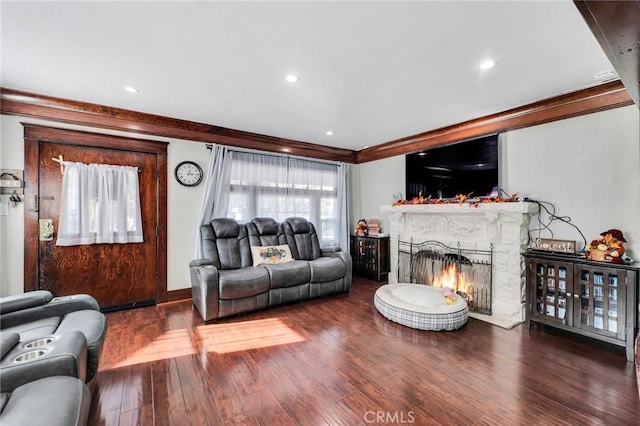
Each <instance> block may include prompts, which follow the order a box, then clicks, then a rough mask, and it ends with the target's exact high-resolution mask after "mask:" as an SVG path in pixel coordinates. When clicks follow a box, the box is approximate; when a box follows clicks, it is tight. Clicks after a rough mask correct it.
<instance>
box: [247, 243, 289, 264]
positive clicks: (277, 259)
mask: <svg viewBox="0 0 640 426" xmlns="http://www.w3.org/2000/svg"><path fill="white" fill-rule="evenodd" d="M251 256H252V257H253V266H258V265H262V264H275V263H287V262H293V256H291V250H290V249H289V246H288V245H286V244H283V245H281V246H264V247H261V246H251Z"/></svg>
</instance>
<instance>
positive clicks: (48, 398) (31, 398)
mask: <svg viewBox="0 0 640 426" xmlns="http://www.w3.org/2000/svg"><path fill="white" fill-rule="evenodd" d="M3 399H6V404H5V405H4V409H3V410H2V413H0V423H1V424H3V425H31V426H39V425H43V426H44V425H46V426H76V425H86V424H87V419H88V418H89V409H90V407H91V393H90V392H89V389H88V388H87V387H86V386H85V385H84V383H82V381H80V380H78V379H76V378H74V377H66V376H56V377H47V378H45V379H40V380H36V381H34V382H31V383H27V384H25V385H22V386H20V387H19V388H17V389H16V390H15V391H14V392H13V393H11V395H10V396H8V398H5V395H4V394H3Z"/></svg>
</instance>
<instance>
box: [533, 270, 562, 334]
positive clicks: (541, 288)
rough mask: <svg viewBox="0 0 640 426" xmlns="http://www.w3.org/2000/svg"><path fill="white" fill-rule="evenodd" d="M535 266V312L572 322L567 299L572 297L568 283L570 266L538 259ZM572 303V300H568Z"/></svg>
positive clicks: (553, 318) (549, 317)
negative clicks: (568, 312)
mask: <svg viewBox="0 0 640 426" xmlns="http://www.w3.org/2000/svg"><path fill="white" fill-rule="evenodd" d="M534 268H535V283H536V286H535V289H534V292H535V294H534V296H535V297H534V300H535V307H534V312H533V314H534V315H536V316H542V317H544V318H547V319H552V320H554V321H558V322H561V323H563V324H570V323H571V318H570V316H569V315H568V314H567V308H568V303H567V299H568V298H570V297H571V289H570V288H569V287H570V285H569V284H568V282H569V281H568V277H569V274H570V266H569V265H566V264H563V263H543V262H540V261H536V262H535V264H534ZM568 302H569V303H571V300H569V301H568Z"/></svg>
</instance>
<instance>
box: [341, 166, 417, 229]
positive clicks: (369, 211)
mask: <svg viewBox="0 0 640 426" xmlns="http://www.w3.org/2000/svg"><path fill="white" fill-rule="evenodd" d="M349 173H350V180H351V182H350V192H351V194H350V200H351V204H350V216H351V223H350V224H349V230H350V232H351V233H353V229H354V228H355V225H356V223H357V222H358V220H360V219H365V220H367V221H368V220H369V219H372V218H375V219H379V220H380V228H381V232H385V233H386V232H388V231H389V220H388V215H387V214H383V213H381V212H380V206H382V205H389V204H391V203H392V202H393V194H395V193H400V194H402V197H403V198H404V196H405V193H404V191H405V161H404V155H401V156H397V157H391V158H385V159H383V160H377V161H371V162H368V163H363V164H358V165H352V166H351V168H350V170H349Z"/></svg>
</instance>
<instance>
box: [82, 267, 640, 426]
mask: <svg viewBox="0 0 640 426" xmlns="http://www.w3.org/2000/svg"><path fill="white" fill-rule="evenodd" d="M378 286H379V285H378V284H376V283H374V282H372V281H369V280H365V279H362V278H354V282H353V286H352V290H351V292H350V294H348V295H340V296H332V297H326V298H322V299H317V300H310V301H305V302H302V303H294V304H290V305H286V306H280V307H276V308H273V309H268V310H263V311H259V312H254V313H248V314H244V315H239V316H236V317H231V318H225V319H222V320H219V321H215V322H212V323H210V324H204V323H203V322H202V320H201V319H200V317H199V315H198V313H197V312H195V311H194V309H193V306H192V304H191V302H190V301H182V302H174V303H169V304H165V305H161V306H155V307H146V308H140V309H135V310H129V311H123V312H113V313H109V314H107V321H108V329H107V336H106V339H105V345H104V351H103V356H102V359H101V361H100V368H99V375H98V377H97V381H96V388H95V391H94V394H93V400H92V407H91V412H90V419H89V424H91V425H118V424H122V425H138V424H139V425H154V426H155V425H184V424H198V425H227V424H228V425H235V424H238V425H275V424H277V425H280V424H282V425H285V424H295V425H300V424H305V425H342V424H344V425H358V424H360V425H367V424H394V423H395V424H398V423H405V424H406V423H413V424H419V425H505V424H508V425H530V424H544V425H574V424H585V425H589V424H616V425H637V424H640V398H639V397H638V383H639V382H638V377H637V375H638V370H637V368H636V366H635V365H634V364H633V363H627V362H626V359H625V353H624V350H623V349H622V348H619V347H616V346H612V345H608V344H606V343H602V342H596V341H594V340H592V339H588V338H585V337H581V336H575V335H573V334H570V333H567V332H563V331H561V330H556V329H551V328H547V327H544V326H541V325H537V326H534V327H532V328H531V330H527V329H525V328H524V326H522V325H520V326H518V327H515V328H513V329H511V330H506V329H502V328H499V327H496V326H493V325H490V324H488V323H485V322H482V321H478V320H475V319H470V320H469V322H468V323H467V324H466V325H465V326H464V327H462V328H461V329H459V330H456V331H453V332H429V331H421V330H414V329H410V328H407V327H404V326H401V325H399V324H396V323H393V322H391V321H388V320H387V319H385V318H384V317H382V316H381V315H380V314H379V313H378V312H377V311H376V309H375V307H374V306H373V303H372V302H373V295H374V292H375V290H376V289H377V288H378Z"/></svg>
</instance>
